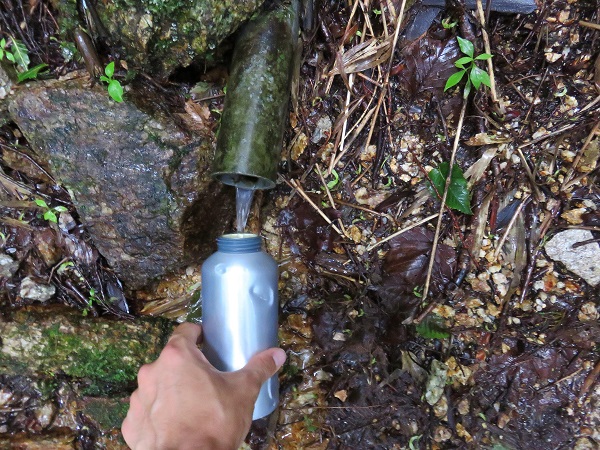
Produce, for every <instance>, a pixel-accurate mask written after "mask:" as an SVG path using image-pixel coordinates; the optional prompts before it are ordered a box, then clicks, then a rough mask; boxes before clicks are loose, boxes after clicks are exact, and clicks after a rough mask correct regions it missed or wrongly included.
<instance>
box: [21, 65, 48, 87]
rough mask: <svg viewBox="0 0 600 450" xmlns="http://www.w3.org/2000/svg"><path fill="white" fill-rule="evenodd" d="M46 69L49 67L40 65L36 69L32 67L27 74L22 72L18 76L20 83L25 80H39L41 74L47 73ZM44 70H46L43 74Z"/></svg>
mask: <svg viewBox="0 0 600 450" xmlns="http://www.w3.org/2000/svg"><path fill="white" fill-rule="evenodd" d="M46 67H48V64H44V63H42V64H38V65H37V66H35V67H32V68H31V69H29V70H26V71H25V72H21V73H19V74H17V79H18V82H19V83H22V82H23V81H25V80H35V79H37V77H38V75H40V74H44V73H47V72H48V71H47V70H44V69H45V68H46ZM42 70H44V71H43V72H42Z"/></svg>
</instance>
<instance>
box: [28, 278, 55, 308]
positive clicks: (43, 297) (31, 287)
mask: <svg viewBox="0 0 600 450" xmlns="http://www.w3.org/2000/svg"><path fill="white" fill-rule="evenodd" d="M55 293H56V288H55V287H54V286H53V285H51V284H40V283H36V282H35V281H33V279H32V278H30V277H25V278H23V280H22V281H21V287H20V288H19V295H20V296H21V297H22V298H26V299H28V300H34V301H36V302H42V303H43V302H46V301H48V300H50V299H51V298H52V297H53V296H54V294H55Z"/></svg>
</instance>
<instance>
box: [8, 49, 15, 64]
mask: <svg viewBox="0 0 600 450" xmlns="http://www.w3.org/2000/svg"><path fill="white" fill-rule="evenodd" d="M6 59H8V60H9V61H10V62H15V55H13V54H12V53H11V52H8V51H7V52H6Z"/></svg>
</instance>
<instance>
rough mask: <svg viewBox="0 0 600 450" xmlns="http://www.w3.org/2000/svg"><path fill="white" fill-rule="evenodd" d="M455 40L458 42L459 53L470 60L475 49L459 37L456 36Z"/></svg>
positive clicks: (471, 44)
mask: <svg viewBox="0 0 600 450" xmlns="http://www.w3.org/2000/svg"><path fill="white" fill-rule="evenodd" d="M456 39H457V40H458V46H459V47H460V51H461V52H463V53H464V54H465V55H469V56H470V57H471V58H472V57H473V54H474V53H475V47H474V46H473V43H472V42H471V41H469V40H467V39H463V38H461V37H460V36H456Z"/></svg>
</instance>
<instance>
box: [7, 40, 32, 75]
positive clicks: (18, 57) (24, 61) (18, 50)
mask: <svg viewBox="0 0 600 450" xmlns="http://www.w3.org/2000/svg"><path fill="white" fill-rule="evenodd" d="M11 48H12V53H13V55H14V57H15V59H14V63H15V64H16V65H17V66H19V67H21V68H22V69H23V70H27V68H28V67H29V63H30V61H29V54H28V53H27V47H26V46H25V44H23V43H22V42H21V41H19V40H17V39H14V40H13V43H12V46H11Z"/></svg>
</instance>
